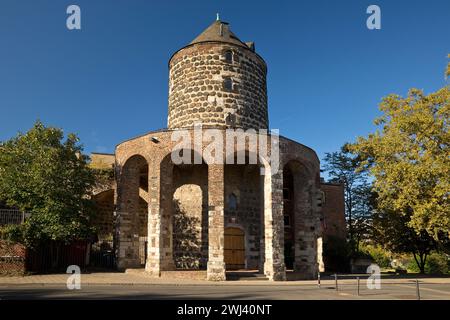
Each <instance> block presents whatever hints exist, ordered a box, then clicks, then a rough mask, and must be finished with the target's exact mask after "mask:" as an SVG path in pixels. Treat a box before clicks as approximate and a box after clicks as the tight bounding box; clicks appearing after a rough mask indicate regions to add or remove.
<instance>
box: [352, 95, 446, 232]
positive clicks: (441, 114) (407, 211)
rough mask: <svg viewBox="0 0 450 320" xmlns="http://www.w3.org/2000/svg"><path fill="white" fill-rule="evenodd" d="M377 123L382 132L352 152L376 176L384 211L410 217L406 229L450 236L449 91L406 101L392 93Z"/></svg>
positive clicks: (375, 182) (380, 205)
mask: <svg viewBox="0 0 450 320" xmlns="http://www.w3.org/2000/svg"><path fill="white" fill-rule="evenodd" d="M380 109H381V111H382V112H383V113H384V114H383V115H382V116H381V117H380V118H379V119H377V120H376V121H375V124H377V125H381V126H382V130H381V131H379V130H378V131H376V133H374V134H370V135H369V136H368V137H367V138H358V140H357V142H356V143H355V144H354V145H352V146H350V149H351V150H352V151H354V152H356V153H358V154H359V156H360V157H361V158H362V159H364V161H363V163H362V165H363V166H364V165H368V166H370V173H371V174H372V175H373V177H374V178H375V181H374V191H376V193H377V195H378V200H377V206H378V208H379V209H380V210H382V211H383V210H384V211H392V212H397V213H398V214H400V215H407V216H408V217H409V220H408V221H407V223H408V227H411V228H413V229H414V230H415V231H416V233H417V234H418V235H421V234H422V233H423V231H426V232H427V233H428V234H429V235H430V236H431V237H433V238H434V239H435V240H438V239H439V238H440V237H442V236H443V235H444V236H448V235H449V234H450V232H449V231H450V206H449V190H450V153H449V143H450V133H449V116H450V90H449V88H448V87H444V88H442V89H440V90H438V91H437V92H435V93H432V94H430V95H425V94H424V93H423V92H422V91H421V90H418V89H412V90H410V92H409V94H408V96H407V97H406V98H402V97H400V96H398V95H389V96H388V97H386V98H384V99H383V102H382V103H381V104H380Z"/></svg>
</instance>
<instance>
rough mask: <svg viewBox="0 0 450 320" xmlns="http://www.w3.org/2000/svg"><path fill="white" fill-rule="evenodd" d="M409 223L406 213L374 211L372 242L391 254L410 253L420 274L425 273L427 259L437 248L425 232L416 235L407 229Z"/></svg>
mask: <svg viewBox="0 0 450 320" xmlns="http://www.w3.org/2000/svg"><path fill="white" fill-rule="evenodd" d="M409 221H410V217H409V215H408V214H407V213H406V214H402V213H398V212H393V211H386V210H382V211H378V210H376V213H375V214H374V216H373V234H372V235H373V240H374V241H375V242H376V243H378V244H380V245H381V246H382V247H383V248H384V249H387V250H389V251H391V252H393V253H412V254H413V257H414V260H415V262H416V264H417V266H418V267H419V270H420V273H425V264H426V261H427V257H428V255H429V254H430V252H431V251H432V250H434V249H436V248H437V243H436V241H435V240H434V239H433V238H432V237H430V235H429V234H428V233H427V232H426V231H424V230H422V231H421V232H419V233H417V232H416V231H415V230H414V229H413V228H411V227H409V226H408V225H409Z"/></svg>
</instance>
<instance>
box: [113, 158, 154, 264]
mask: <svg viewBox="0 0 450 320" xmlns="http://www.w3.org/2000/svg"><path fill="white" fill-rule="evenodd" d="M120 180H121V181H120V183H119V188H118V201H117V202H118V210H117V218H118V220H117V222H118V224H117V227H118V231H119V232H118V234H117V236H118V239H117V243H118V267H119V268H120V269H123V268H135V267H142V266H144V265H145V261H146V258H147V255H146V246H147V220H148V212H149V209H148V203H149V199H148V198H149V197H148V163H147V160H146V159H145V158H144V157H143V156H141V155H134V156H132V157H130V158H129V159H128V160H127V161H126V162H125V164H124V165H123V167H122V170H121V173H120Z"/></svg>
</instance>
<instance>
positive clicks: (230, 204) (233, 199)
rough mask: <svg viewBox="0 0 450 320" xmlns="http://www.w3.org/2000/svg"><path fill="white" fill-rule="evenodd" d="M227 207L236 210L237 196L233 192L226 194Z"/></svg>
mask: <svg viewBox="0 0 450 320" xmlns="http://www.w3.org/2000/svg"><path fill="white" fill-rule="evenodd" d="M228 208H229V209H230V210H236V209H237V197H236V195H235V194H234V193H232V194H230V195H229V196H228Z"/></svg>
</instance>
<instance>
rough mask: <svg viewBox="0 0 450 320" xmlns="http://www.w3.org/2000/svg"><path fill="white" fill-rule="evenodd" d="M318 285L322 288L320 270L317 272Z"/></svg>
mask: <svg viewBox="0 0 450 320" xmlns="http://www.w3.org/2000/svg"><path fill="white" fill-rule="evenodd" d="M317 286H318V287H319V288H320V272H319V273H317Z"/></svg>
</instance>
